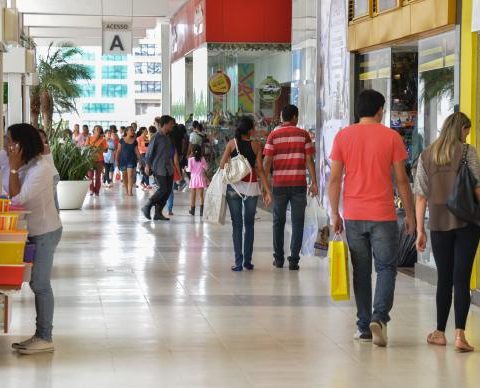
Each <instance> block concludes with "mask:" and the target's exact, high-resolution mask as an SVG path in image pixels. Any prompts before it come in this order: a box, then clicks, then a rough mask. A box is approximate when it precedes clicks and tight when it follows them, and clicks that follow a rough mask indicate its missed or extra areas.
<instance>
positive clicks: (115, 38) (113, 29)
mask: <svg viewBox="0 0 480 388" xmlns="http://www.w3.org/2000/svg"><path fill="white" fill-rule="evenodd" d="M102 35H103V44H102V49H103V50H102V51H103V54H131V53H132V24H131V23H124V22H108V23H103V34H102Z"/></svg>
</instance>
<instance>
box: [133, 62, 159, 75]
mask: <svg viewBox="0 0 480 388" xmlns="http://www.w3.org/2000/svg"><path fill="white" fill-rule="evenodd" d="M161 73H162V64H161V63H160V62H135V74H161Z"/></svg>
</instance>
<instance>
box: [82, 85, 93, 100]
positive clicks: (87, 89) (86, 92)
mask: <svg viewBox="0 0 480 388" xmlns="http://www.w3.org/2000/svg"><path fill="white" fill-rule="evenodd" d="M79 86H80V97H83V98H88V97H95V91H96V88H95V85H90V84H82V85H79Z"/></svg>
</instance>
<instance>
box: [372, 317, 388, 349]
mask: <svg viewBox="0 0 480 388" xmlns="http://www.w3.org/2000/svg"><path fill="white" fill-rule="evenodd" d="M370 331H371V332H372V337H373V339H372V342H373V344H374V345H377V346H380V347H382V348H383V347H385V346H387V339H386V338H385V337H384V335H383V331H382V326H381V325H380V324H378V323H376V322H372V323H371V324H370Z"/></svg>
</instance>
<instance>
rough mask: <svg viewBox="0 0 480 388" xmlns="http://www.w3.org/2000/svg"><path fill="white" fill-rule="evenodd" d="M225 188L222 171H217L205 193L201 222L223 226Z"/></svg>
mask: <svg viewBox="0 0 480 388" xmlns="http://www.w3.org/2000/svg"><path fill="white" fill-rule="evenodd" d="M226 192H227V187H226V186H225V184H224V183H223V170H220V169H219V170H217V172H216V173H215V175H214V176H213V178H212V182H211V183H210V185H209V186H208V188H207V191H206V193H205V205H204V206H205V207H204V210H203V220H204V221H205V222H209V223H212V224H220V225H224V224H225V216H226V213H227V198H226Z"/></svg>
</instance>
